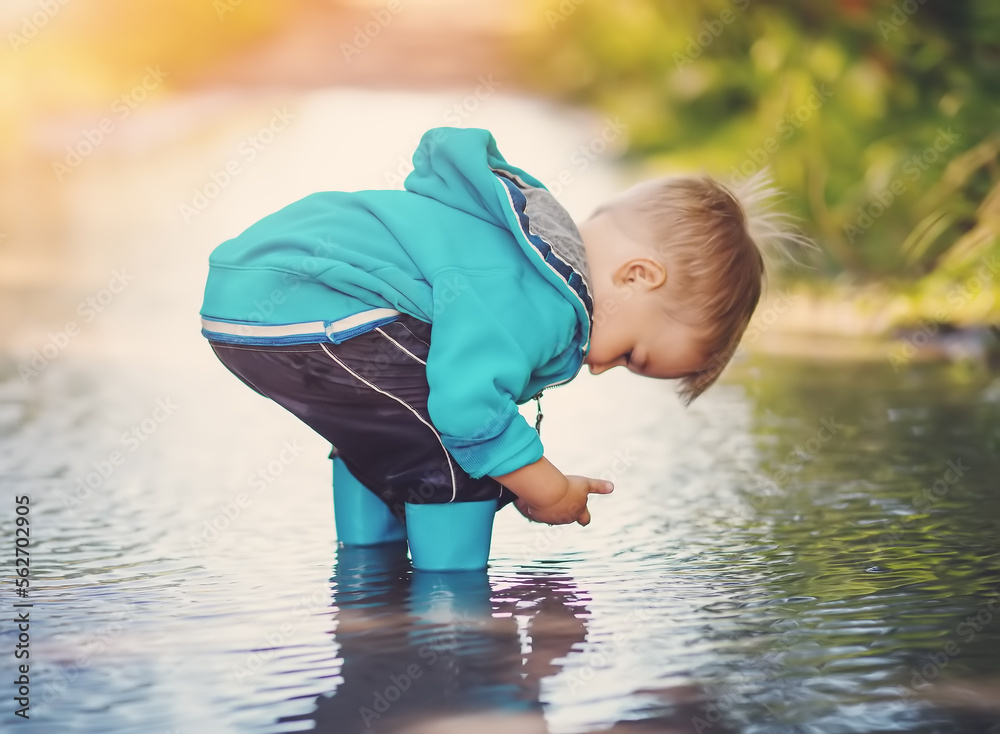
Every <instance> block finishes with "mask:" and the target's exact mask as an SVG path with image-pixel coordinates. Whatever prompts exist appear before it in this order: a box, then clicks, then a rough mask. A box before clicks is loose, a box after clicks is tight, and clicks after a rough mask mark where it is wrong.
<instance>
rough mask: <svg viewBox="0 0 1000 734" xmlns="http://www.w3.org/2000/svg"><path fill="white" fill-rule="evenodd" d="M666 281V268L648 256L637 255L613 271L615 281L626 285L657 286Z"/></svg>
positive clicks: (649, 287) (651, 287)
mask: <svg viewBox="0 0 1000 734" xmlns="http://www.w3.org/2000/svg"><path fill="white" fill-rule="evenodd" d="M666 282H667V269H666V268H665V267H663V265H661V264H660V263H658V262H656V260H653V259H651V258H648V257H637V258H633V259H631V260H629V261H628V262H625V263H622V265H621V266H620V267H619V268H618V271H617V272H616V273H615V283H616V284H617V285H626V286H642V287H644V288H648V289H650V290H651V289H653V288H659V287H660V286H661V285H663V284H664V283H666Z"/></svg>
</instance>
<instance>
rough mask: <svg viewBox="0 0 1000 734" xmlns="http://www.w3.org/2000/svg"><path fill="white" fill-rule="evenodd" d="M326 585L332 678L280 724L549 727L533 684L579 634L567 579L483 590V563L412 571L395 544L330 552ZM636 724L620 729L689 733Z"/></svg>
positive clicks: (541, 578) (352, 733)
mask: <svg viewBox="0 0 1000 734" xmlns="http://www.w3.org/2000/svg"><path fill="white" fill-rule="evenodd" d="M333 582H334V595H333V606H334V607H335V608H336V609H337V614H336V620H337V627H336V631H335V636H336V639H337V641H338V642H339V643H340V652H339V655H340V657H341V659H342V660H343V663H342V667H341V672H340V676H341V682H340V684H339V685H338V686H337V687H336V689H335V690H334V691H333V692H332V693H330V694H325V695H323V696H320V697H319V698H318V699H317V702H316V709H315V711H313V712H312V713H311V714H309V715H308V716H302V717H292V718H288V719H282V720H281V721H283V722H291V721H295V720H302V719H311V720H313V721H314V722H315V731H319V732H335V733H336V734H359V733H362V732H364V733H365V734H403V732H406V734H417V733H418V732H419V733H420V734H426V733H430V732H435V733H437V732H451V731H455V732H465V731H471V730H475V731H483V732H486V731H497V732H500V731H503V732H508V731H517V732H518V733H519V734H520V733H522V732H523V733H524V734H532V733H534V732H538V733H539V734H542V733H544V732H547V731H548V729H547V727H546V725H545V718H544V716H543V715H542V704H541V702H540V701H539V688H540V684H541V680H542V679H543V678H545V677H547V676H551V675H555V674H556V673H558V672H559V671H560V669H561V667H562V661H563V659H564V658H566V656H567V655H569V653H570V651H571V650H572V649H573V648H574V646H577V647H579V646H580V645H581V643H583V642H584V641H585V640H586V633H587V628H586V624H585V619H586V615H587V613H588V610H587V607H586V602H587V601H589V600H588V599H587V598H586V595H585V594H583V593H582V592H581V591H580V590H579V589H578V588H576V586H575V585H574V582H573V580H572V578H571V577H569V576H568V575H566V574H564V573H560V572H553V573H550V574H539V573H538V572H537V571H535V572H533V573H532V574H531V575H530V576H528V575H526V576H523V577H506V578H505V577H494V578H493V579H492V587H491V579H490V577H489V576H488V575H487V574H486V573H485V572H483V571H478V572H449V573H428V572H422V571H414V570H412V568H411V566H410V564H409V561H408V559H407V557H406V545H405V543H401V544H397V545H386V546H375V547H372V548H341V549H340V551H339V554H338V559H337V563H336V566H335V572H334V577H333ZM578 615H579V616H578ZM519 620H520V622H521V624H519ZM522 626H523V630H522ZM665 693H666V694H667V695H668V697H670V696H669V694H670V692H665ZM681 720H683V717H682V718H681ZM688 721H690V719H688ZM646 723H647V724H648V725H651V726H653V727H654V728H651V729H646V728H636V729H632V728H628V729H627V730H628V731H636V732H639V731H660V732H667V731H678V732H685V731H694V730H693V729H688V728H686V727H681V728H674V727H673V726H671V725H666V722H665V723H664V724H655V723H654V722H652V721H649V722H646ZM456 727H457V728H456ZM463 727H464V728H463ZM657 727H658V728H657ZM616 731H618V729H617V728H616ZM622 731H625V729H622ZM722 732H723V730H722V729H721V728H720V727H718V726H717V727H716V728H715V729H714V731H713V734H722Z"/></svg>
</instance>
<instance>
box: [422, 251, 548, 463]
mask: <svg viewBox="0 0 1000 734" xmlns="http://www.w3.org/2000/svg"><path fill="white" fill-rule="evenodd" d="M528 303H530V298H529V297H528V294H527V293H525V292H524V291H523V290H522V289H521V287H520V284H519V283H518V282H517V281H516V280H515V279H514V278H513V276H511V275H505V274H497V273H490V274H470V273H468V272H461V271H455V270H451V271H446V272H444V273H442V274H441V275H439V276H438V277H437V278H436V279H435V281H434V311H435V314H434V319H433V321H432V323H431V346H430V351H429V353H428V356H427V381H428V384H429V386H430V392H429V395H428V399H427V410H428V412H429V413H430V417H431V421H432V422H433V423H434V426H435V427H436V428H437V429H438V431H439V432H440V433H441V440H442V442H443V443H444V445H445V446H446V447H447V449H448V451H450V452H451V454H452V455H453V456H454V457H455V459H456V460H457V461H458V463H459V465H460V466H461V467H462V468H463V469H465V471H467V472H468V473H469V474H470V475H471V476H472V477H475V478H479V477H482V476H486V475H489V476H497V475H502V474H507V473H508V472H512V471H514V470H515V469H519V468H521V467H522V466H525V465H527V464H530V463H533V462H535V461H537V460H538V459H540V458H541V457H542V442H541V440H540V439H539V437H538V434H537V433H536V432H535V429H534V428H532V427H531V426H530V425H528V423H527V421H525V419H524V417H523V416H522V415H521V414H520V413H519V412H518V409H517V405H518V404H517V400H518V398H519V396H521V395H522V394H523V392H524V390H525V389H526V388H527V385H528V380H529V378H530V377H531V374H532V371H533V370H534V369H536V368H538V367H539V366H541V365H542V364H544V363H545V362H547V361H548V360H549V358H550V357H552V356H553V354H554V353H555V351H556V347H557V342H558V341H559V338H558V334H557V333H556V332H553V331H552V330H551V329H549V328H548V326H547V324H551V323H554V319H552V318H545V317H544V316H537V315H536V317H535V318H531V311H530V309H529V306H528ZM515 332H516V333H517V334H518V337H517V338H515V336H514V335H513V333H515Z"/></svg>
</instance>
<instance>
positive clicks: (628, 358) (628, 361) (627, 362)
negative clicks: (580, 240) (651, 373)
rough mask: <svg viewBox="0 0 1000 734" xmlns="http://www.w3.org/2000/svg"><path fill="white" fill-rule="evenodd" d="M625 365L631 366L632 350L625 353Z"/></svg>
mask: <svg viewBox="0 0 1000 734" xmlns="http://www.w3.org/2000/svg"><path fill="white" fill-rule="evenodd" d="M625 366H626V367H631V366H632V352H631V351H629V352H626V353H625Z"/></svg>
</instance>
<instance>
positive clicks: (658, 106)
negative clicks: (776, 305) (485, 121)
mask: <svg viewBox="0 0 1000 734" xmlns="http://www.w3.org/2000/svg"><path fill="white" fill-rule="evenodd" d="M534 22H535V28H536V30H537V33H534V34H529V35H528V36H526V40H525V41H524V45H523V46H522V47H520V48H519V49H518V53H517V57H518V58H519V59H520V63H521V65H522V68H521V73H522V75H523V77H524V78H525V79H526V80H527V81H528V82H529V83H530V84H532V85H533V86H534V87H536V88H538V89H540V90H542V91H544V92H546V93H549V94H555V95H556V96H559V97H562V98H563V99H567V100H569V101H572V102H575V103H582V104H587V105H591V106H594V107H597V108H598V109H600V110H602V111H603V112H605V113H607V114H609V115H615V116H618V117H619V118H620V119H621V120H623V121H624V122H625V123H626V124H627V126H628V127H627V134H628V143H629V156H630V157H632V158H634V159H636V160H642V161H644V162H646V163H648V164H649V166H650V168H651V170H653V171H657V172H659V171H664V170H675V169H687V170H699V169H704V170H706V171H708V172H710V173H714V174H716V175H719V176H721V177H722V178H723V179H725V180H738V178H739V177H740V176H743V175H746V174H748V173H751V172H753V171H755V170H757V169H759V168H760V167H761V166H763V165H766V166H769V167H770V168H771V170H772V171H773V174H774V177H775V180H776V182H777V183H778V184H779V186H781V187H782V188H783V189H784V190H785V191H787V192H788V193H789V194H790V195H791V199H790V202H789V205H790V207H791V208H792V209H793V213H795V214H796V215H798V216H801V217H802V218H803V219H804V220H805V223H804V225H803V229H805V230H806V231H807V233H808V234H810V235H811V236H813V237H814V238H815V239H816V240H817V241H818V242H819V243H820V244H821V246H822V250H823V253H824V255H823V257H822V262H819V263H816V264H817V266H818V268H817V270H816V271H814V272H815V273H817V274H819V275H821V276H824V277H831V276H834V275H837V274H839V273H846V274H847V277H848V279H849V280H856V281H864V280H882V281H889V282H891V283H892V284H893V287H894V289H895V290H897V291H903V292H908V293H909V294H910V295H911V296H912V297H913V298H914V299H915V306H914V308H915V310H917V311H921V312H924V313H925V315H928V316H929V317H939V320H951V321H962V320H969V319H970V318H972V319H974V320H982V319H983V318H993V317H995V316H996V315H997V313H998V312H1000V285H998V284H1000V269H995V268H996V267H997V263H998V259H1000V238H998V235H1000V125H998V123H1000V3H998V2H997V1H996V0H955V1H951V2H943V1H936V0H818V1H817V2H809V3H804V2H799V1H798V0H699V2H697V3H693V2H686V1H685V0H658V1H657V0H600V1H598V0H548V1H547V2H545V3H543V4H542V5H540V6H539V7H538V8H537V10H536V15H535V17H534ZM984 268H985V269H984ZM977 278H978V281H977V280H976V279H977ZM977 283H978V284H977ZM956 288H964V290H963V291H962V292H963V293H968V292H969V289H970V288H972V289H973V290H976V289H978V290H976V292H975V293H973V294H972V295H970V296H969V297H967V298H962V299H961V301H962V302H961V304H959V303H958V301H959V299H958V298H957V297H956V296H955V293H956V290H955V289H956ZM949 299H950V300H951V303H949Z"/></svg>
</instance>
